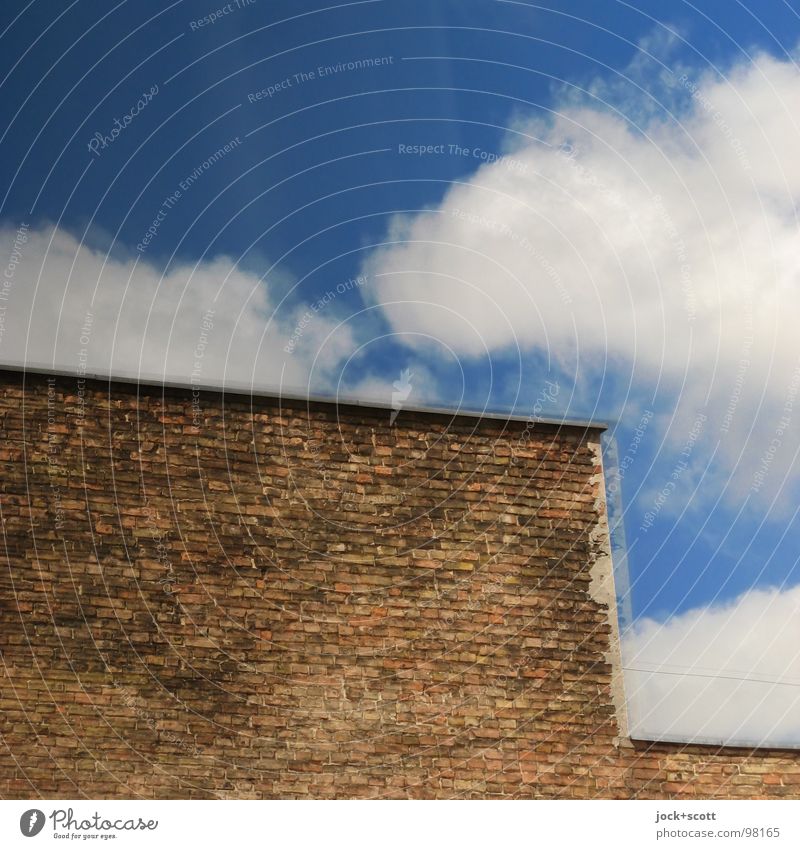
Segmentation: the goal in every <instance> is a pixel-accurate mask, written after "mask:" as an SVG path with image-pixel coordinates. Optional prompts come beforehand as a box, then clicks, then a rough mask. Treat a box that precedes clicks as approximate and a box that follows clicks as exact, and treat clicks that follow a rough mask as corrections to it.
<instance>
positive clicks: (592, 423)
mask: <svg viewBox="0 0 800 849" xmlns="http://www.w3.org/2000/svg"><path fill="white" fill-rule="evenodd" d="M0 372H11V373H15V374H22V375H26V374H31V375H36V376H42V377H71V378H74V379H76V380H94V381H97V382H101V383H108V384H111V383H125V384H132V385H135V386H144V387H150V388H154V389H176V390H192V391H198V392H210V393H214V394H217V395H239V396H245V397H249V398H254V397H255V398H272V399H274V400H276V401H292V402H301V403H306V404H330V405H337V406H342V407H360V408H362V409H367V410H385V411H392V410H393V409H394V408H393V407H392V405H391V404H387V403H385V402H382V401H379V400H372V399H360V398H353V397H350V396H345V395H339V396H333V397H331V396H326V395H316V394H311V393H309V394H301V393H296V392H284V391H282V390H281V389H280V388H279V387H260V386H257V385H255V384H247V383H242V382H240V381H229V382H227V383H224V384H222V383H219V384H213V383H201V382H198V381H192V380H187V381H179V380H170V379H165V378H163V377H159V376H158V375H154V374H132V373H125V372H114V373H113V374H112V373H110V372H94V371H78V370H74V369H66V368H58V367H54V366H46V365H43V364H40V363H32V364H25V363H4V362H0ZM399 412H400V413H429V414H434V415H440V416H451V417H453V418H469V419H489V420H491V421H507V422H530V423H531V424H542V425H552V426H555V427H569V428H579V429H581V430H599V431H604V430H608V428H609V423H608V422H606V421H602V420H581V419H567V418H562V419H559V418H541V417H538V416H521V415H517V414H511V413H503V412H496V411H489V410H470V409H463V408H460V407H456V408H453V407H428V406H418V405H407V404H403V407H402V409H401V410H400V411H399Z"/></svg>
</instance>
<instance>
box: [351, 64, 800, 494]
mask: <svg viewBox="0 0 800 849" xmlns="http://www.w3.org/2000/svg"><path fill="white" fill-rule="evenodd" d="M634 64H635V63H634ZM634 70H636V72H637V74H638V75H639V77H641V76H642V75H641V69H638V68H635V69H634ZM684 72H685V69H681V70H680V71H679V73H678V75H677V76H676V77H675V79H674V85H673V87H672V88H671V89H670V90H669V91H668V92H666V93H665V98H666V100H665V102H668V103H669V104H670V105H672V104H673V103H674V102H682V104H683V105H682V109H683V111H682V113H681V120H680V121H677V120H674V119H672V118H670V116H669V114H668V113H667V112H665V111H663V110H662V111H661V112H657V111H656V110H653V109H652V103H651V102H649V104H648V108H647V109H641V108H639V107H641V105H642V102H643V101H644V100H645V99H648V94H647V93H646V92H643V91H642V90H641V89H639V88H637V87H635V86H633V85H628V87H627V88H625V89H621V88H620V87H616V88H613V91H614V92H615V95H614V96H615V97H616V98H617V101H616V103H615V106H616V107H617V108H619V109H621V110H623V111H624V112H625V113H627V114H628V115H638V116H646V117H644V118H643V119H642V120H643V123H641V124H639V125H636V126H634V125H631V124H630V123H628V122H626V120H625V119H624V118H623V117H621V116H620V114H617V113H616V112H615V111H614V110H613V109H611V108H605V107H601V106H599V105H597V104H596V103H594V102H593V101H591V100H590V99H589V98H588V97H587V98H586V99H585V102H582V103H578V102H575V100H574V98H572V99H569V98H568V99H567V100H566V101H565V105H564V106H563V108H562V110H561V111H560V112H557V113H556V114H555V117H554V118H552V119H550V120H547V121H544V120H542V119H541V118H532V119H529V120H527V121H526V122H523V121H520V122H519V123H518V125H517V127H516V130H517V131H518V133H519V132H524V133H526V134H527V135H528V137H529V138H535V139H538V140H539V141H527V142H526V143H525V144H516V145H515V146H514V147H513V148H510V149H509V151H508V154H507V156H506V157H505V159H503V160H501V161H499V162H496V163H493V164H490V165H484V166H482V167H480V168H479V169H478V170H477V171H476V173H475V174H474V175H473V176H472V178H471V179H469V180H467V181H466V182H465V183H462V184H457V185H453V186H452V187H451V188H450V189H449V190H448V192H447V194H446V196H445V197H444V199H443V201H442V202H441V204H440V205H439V206H438V208H436V209H435V210H433V211H428V212H424V213H421V214H417V215H414V216H400V217H397V218H396V219H395V220H394V221H393V223H392V226H391V228H390V232H389V234H388V236H387V244H386V245H385V246H383V247H381V248H379V249H376V250H375V251H374V252H373V253H372V254H371V256H370V257H369V258H368V260H367V261H366V263H365V271H366V272H367V273H368V274H370V276H371V277H372V278H373V280H374V285H373V286H372V287H371V288H370V290H369V292H370V294H371V296H372V297H373V298H374V300H375V302H376V303H378V304H379V305H380V306H381V308H382V309H383V311H384V314H385V315H386V317H387V319H388V321H389V322H390V324H391V326H392V329H393V330H395V331H398V332H404V333H413V332H416V333H420V334H430V336H432V337H433V338H434V339H436V340H439V341H440V343H443V344H446V345H449V346H451V347H452V348H453V349H454V350H455V351H456V352H457V353H458V354H459V355H460V356H462V357H467V358H473V357H480V356H482V355H484V351H485V349H486V348H488V349H489V350H490V351H495V352H497V351H500V350H507V349H509V348H511V349H513V348H514V346H517V345H518V346H520V347H521V348H523V349H526V350H528V351H533V350H539V351H545V352H546V353H547V354H548V355H550V356H551V357H552V359H553V361H554V362H555V363H556V364H557V365H558V366H560V368H561V369H562V371H563V373H565V374H571V373H577V374H578V376H579V380H581V381H583V382H582V387H581V388H582V393H581V408H580V409H577V410H575V411H572V412H573V414H575V415H580V414H581V413H583V412H584V411H585V410H586V409H591V408H592V407H593V405H594V403H595V401H596V400H597V399H596V398H592V397H587V396H586V394H585V393H586V390H587V388H588V389H589V391H590V392H591V391H594V392H596V391H597V388H596V387H597V386H598V385H599V381H596V380H592V381H587V380H584V378H585V377H586V376H587V375H591V376H592V378H595V377H597V376H598V374H600V375H602V370H603V369H604V368H606V367H609V368H613V370H614V372H615V378H616V379H615V381H614V385H615V386H617V387H622V391H623V392H627V391H629V390H628V388H626V387H628V386H629V387H630V391H631V392H638V393H642V392H644V391H655V390H656V389H658V390H659V391H660V392H661V393H662V394H661V398H662V400H665V396H664V393H665V392H666V393H668V396H669V397H670V398H671V399H672V400H671V401H670V404H671V405H672V408H673V409H674V411H675V413H674V416H673V418H672V420H671V421H669V422H668V423H667V446H666V450H667V451H668V452H671V453H674V452H676V451H678V452H679V451H680V450H681V446H683V445H684V444H685V442H686V439H687V437H688V435H689V433H690V431H691V429H692V425H693V422H694V421H695V419H696V416H697V413H698V411H699V410H705V412H706V413H707V414H708V424H707V426H706V427H705V428H704V432H703V434H702V437H701V443H702V445H703V446H704V448H703V450H702V451H698V452H697V456H700V455H701V454H702V455H705V456H706V457H708V456H711V453H712V450H711V449H713V447H714V445H715V443H716V442H717V440H721V445H720V447H719V450H718V451H717V453H716V459H715V463H714V465H713V466H712V467H711V468H709V469H706V468H705V465H703V466H700V467H698V466H697V464H696V463H695V466H694V472H695V474H694V475H693V476H692V475H684V476H682V480H681V482H680V485H681V487H682V488H683V492H684V499H683V500H684V501H685V498H686V487H687V486H688V485H691V484H695V483H697V482H698V481H699V480H700V479H701V478H702V480H703V488H704V491H705V493H706V495H711V494H712V493H713V497H716V494H717V492H718V491H721V490H722V489H725V490H726V492H727V494H728V495H730V496H731V497H733V498H736V499H738V500H741V499H743V498H744V497H746V496H749V497H751V498H752V499H754V500H759V499H760V500H761V501H762V503H763V502H764V501H765V499H766V501H770V500H772V499H774V498H775V497H776V496H777V495H779V494H780V492H781V487H782V485H783V484H784V482H785V481H784V478H785V477H786V475H785V473H786V472H787V470H790V469H792V470H794V471H797V461H796V458H795V454H796V451H797V449H798V448H800V429H799V428H797V427H796V426H795V427H792V428H789V429H788V431H787V432H785V433H784V434H782V435H781V440H780V441H781V445H780V447H779V456H776V457H775V458H773V460H774V461H773V462H772V463H771V470H770V471H769V473H768V474H766V475H764V476H762V477H763V479H762V480H761V481H760V482H759V483H758V485H754V482H755V476H756V475H757V474H758V471H759V469H760V468H762V467H763V461H764V453H765V452H766V451H767V450H768V448H769V446H770V444H771V440H772V439H773V438H774V436H775V429H776V427H778V425H779V421H780V418H781V416H782V415H783V413H784V411H785V407H786V403H787V399H788V398H790V396H791V393H792V386H793V375H794V374H795V370H796V369H797V368H798V365H799V364H800V359H799V358H798V348H797V344H796V326H795V325H796V316H797V315H799V314H800V228H798V221H797V217H796V213H797V204H798V202H799V201H800V158H798V157H797V155H796V151H797V150H798V149H800V119H798V117H797V115H796V109H794V107H793V104H796V103H797V102H798V101H800V72H798V69H797V67H796V66H795V65H794V64H793V63H792V62H790V61H778V60H776V59H773V58H771V57H769V56H766V55H760V56H757V57H755V58H754V59H753V61H752V62H751V63H750V64H748V65H742V66H740V67H735V68H733V69H731V71H730V73H729V74H728V76H727V78H719V77H715V76H712V75H710V74H698V75H697V76H696V77H694V78H692V77H691V76H690V75H689V74H688V73H686V76H685V77H684V76H683V75H684ZM660 75H661V77H662V78H663V77H664V72H663V69H662V70H661V71H660ZM654 78H655V75H654ZM598 90H599V91H602V89H598ZM623 90H624V92H625V94H624V95H622V94H620V92H621V91H623ZM605 91H606V93H608V92H610V91H612V88H608V87H606V90H605ZM653 94H654V95H658V92H653ZM609 96H610V95H609ZM587 103H589V105H586V104H587ZM516 138H519V135H518V134H517V136H516ZM365 294H366V292H365ZM409 338H410V337H409ZM418 338H421V337H418ZM419 344H420V345H421V346H422V345H424V344H425V343H422V342H420V343H419ZM592 384H594V386H592ZM617 391H619V390H617ZM568 394H569V393H565V397H567V395H568ZM618 400H619V401H620V404H621V403H622V402H624V400H625V399H624V398H620V399H618ZM707 403H708V406H707V408H706V404H707ZM566 412H568V413H569V412H571V411H566ZM729 476H731V479H730V480H728V478H729ZM792 479H794V478H792ZM656 484H657V485H656ZM656 484H654V485H655V486H656V490H658V489H660V482H656ZM680 501H681V499H677V498H676V499H674V500H673V502H672V504H671V505H670V508H669V509H675V508H677V506H678V503H679V502H680ZM784 503H786V499H785V500H784ZM776 509H777V508H776Z"/></svg>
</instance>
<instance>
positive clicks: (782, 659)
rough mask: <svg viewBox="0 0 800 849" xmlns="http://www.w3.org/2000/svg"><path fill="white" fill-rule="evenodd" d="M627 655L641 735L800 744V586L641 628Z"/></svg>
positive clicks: (634, 725) (632, 635) (635, 725)
mask: <svg viewBox="0 0 800 849" xmlns="http://www.w3.org/2000/svg"><path fill="white" fill-rule="evenodd" d="M622 653H623V659H624V665H625V666H626V667H627V671H626V673H625V684H626V694H627V697H628V710H629V719H630V725H631V734H632V736H633V737H635V738H636V737H638V738H640V739H666V740H681V741H684V740H685V741H695V742H712V743H719V742H724V743H736V744H737V745H762V746H769V745H771V746H781V745H790V746H792V745H793V746H796V745H797V741H798V740H799V739H800V586H795V587H792V588H791V589H787V590H785V591H780V590H778V589H754V590H751V591H750V592H747V593H745V594H744V595H742V596H740V597H739V598H737V599H736V600H735V601H733V602H731V603H727V604H719V605H716V604H712V605H710V606H708V607H703V608H698V609H695V610H690V611H688V612H686V613H683V614H681V615H679V616H675V617H673V618H672V619H670V620H669V621H667V622H666V623H661V622H656V621H654V620H652V619H645V620H642V621H640V622H638V623H637V624H636V625H635V626H634V628H632V629H631V630H629V631H628V633H627V635H626V636H625V638H624V639H623V645H622ZM655 670H657V672H656V671H655Z"/></svg>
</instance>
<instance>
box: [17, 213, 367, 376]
mask: <svg viewBox="0 0 800 849" xmlns="http://www.w3.org/2000/svg"><path fill="white" fill-rule="evenodd" d="M0 243H2V244H3V245H4V246H5V247H6V250H7V256H8V257H9V265H8V267H7V269H6V275H5V277H4V279H5V281H6V283H7V285H5V286H4V289H3V292H4V299H3V300H2V302H0V307H4V308H5V309H4V310H3V311H2V318H3V323H2V327H0V329H1V330H2V334H1V335H0V360H2V361H3V362H6V363H8V362H19V363H21V362H25V363H27V364H29V365H46V366H52V367H58V368H60V369H68V370H78V369H79V368H82V369H85V370H86V371H87V372H89V373H92V372H98V373H113V374H117V375H132V376H141V377H142V378H143V379H148V378H153V377H155V378H159V379H167V380H171V381H175V382H183V383H188V382H190V381H194V382H196V383H201V384H212V385H220V384H222V383H226V384H233V383H244V384H246V385H247V386H250V385H252V386H254V387H257V388H265V389H273V388H275V387H278V386H279V385H281V386H282V387H283V388H284V389H289V390H301V391H308V389H311V390H313V391H323V389H325V388H326V387H327V386H328V385H329V384H330V383H331V382H335V379H336V376H337V368H338V365H339V364H340V363H341V362H342V360H343V359H344V358H346V357H347V356H348V355H349V354H350V352H351V351H352V350H353V348H354V346H355V343H354V339H353V334H352V331H351V329H350V326H349V325H346V324H344V325H340V324H339V323H338V321H337V320H336V317H335V314H334V312H333V311H332V310H330V311H327V312H326V311H324V310H321V309H320V310H317V311H314V310H309V308H308V305H304V304H296V303H293V304H292V307H291V309H286V308H284V309H283V310H282V311H281V312H279V311H278V310H277V308H276V302H277V301H278V298H277V297H275V293H274V292H273V288H275V287H273V286H272V285H271V282H270V279H266V280H264V279H261V278H260V277H259V276H258V275H256V274H253V273H249V272H247V271H244V270H242V269H241V268H240V267H238V266H237V263H236V262H235V261H234V260H233V259H232V258H230V257H225V256H220V257H216V258H212V259H208V260H202V261H200V262H197V263H195V264H185V263H184V264H177V265H174V266H172V267H170V268H169V269H168V270H167V271H166V272H165V273H162V271H161V270H160V269H158V268H157V267H156V266H155V265H153V264H151V263H149V262H148V261H146V260H145V259H143V258H142V257H141V256H138V255H136V256H133V257H128V256H124V257H121V256H118V255H116V254H108V253H106V252H103V251H101V250H97V249H93V248H91V247H89V246H88V245H87V244H85V243H83V242H81V241H79V240H78V239H77V238H75V236H73V235H72V234H70V233H68V232H65V231H64V230H61V229H58V228H54V227H41V228H36V229H30V228H22V229H20V230H18V231H13V230H10V229H8V228H5V229H4V230H2V231H0ZM281 288H282V289H284V288H285V285H283V286H281ZM279 294H281V293H279ZM290 303H291V302H290ZM306 316H308V317H307V318H306ZM287 348H288V350H287ZM309 381H311V384H310V385H309Z"/></svg>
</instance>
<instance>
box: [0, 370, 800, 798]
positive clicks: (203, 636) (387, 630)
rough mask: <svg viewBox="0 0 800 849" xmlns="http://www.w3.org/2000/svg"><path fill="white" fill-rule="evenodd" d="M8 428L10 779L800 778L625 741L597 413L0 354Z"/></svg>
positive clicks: (547, 789) (715, 783) (222, 782)
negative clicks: (271, 386) (380, 399)
mask: <svg viewBox="0 0 800 849" xmlns="http://www.w3.org/2000/svg"><path fill="white" fill-rule="evenodd" d="M0 432H1V435H2V441H1V442H0V466H1V469H2V471H1V472H0V511H1V512H2V526H3V548H2V550H0V554H1V555H2V558H3V560H2V570H1V577H0V616H1V617H2V618H1V619H0V651H1V652H2V666H1V667H0V674H2V688H1V689H0V733H1V734H2V739H1V740H0V795H2V796H3V797H15V798H19V797H24V798H27V797H35V796H44V797H82V796H86V797H89V798H92V797H100V798H102V797H123V798H128V797H137V796H143V797H156V798H175V797H185V798H190V797H191V798H193V797H212V798H216V797H232V798H239V797H243V798H245V797H298V796H299V797H333V796H337V797H376V798H382V797H393V798H394V797H423V798H430V797H508V798H526V797H578V798H593V797H637V796H638V797H646V798H654V797H673V798H684V797H685V798H691V797H698V796H699V797H708V796H721V797H733V796H748V797H756V796H758V797H772V796H776V797H777V796H793V797H797V796H798V795H799V794H798V791H800V758H798V755H797V753H793V752H774V751H773V752H749V751H744V750H733V749H720V750H714V749H710V748H708V747H684V746H678V745H664V744H661V745H654V746H646V745H643V744H636V745H634V744H631V742H630V741H629V740H627V739H626V737H625V726H624V710H623V708H622V698H621V691H620V686H619V668H618V660H617V658H616V625H615V618H614V617H613V615H612V616H610V615H609V602H610V601H611V600H612V599H613V592H612V586H611V583H610V559H609V556H608V538H607V527H606V524H605V508H604V496H603V488H602V473H601V467H600V455H599V436H600V434H599V432H598V431H596V430H584V429H581V428H577V427H564V428H560V429H559V428H556V427H553V426H545V425H541V426H539V425H537V426H536V427H535V428H533V429H531V428H530V427H528V428H526V425H525V423H519V422H506V423H503V422H498V421H495V420H490V419H480V420H478V419H474V418H466V417H462V418H457V419H450V418H448V417H446V416H442V415H436V414H429V413H414V412H403V413H401V414H400V416H399V417H398V419H397V422H396V423H395V425H394V426H390V424H389V414H388V412H386V411H383V410H377V409H367V408H359V407H338V408H337V407H336V406H335V405H330V404H316V403H315V404H312V405H310V406H309V405H306V404H302V403H298V402H291V403H287V402H285V401H284V402H278V401H277V400H275V399H269V398H254V399H250V398H247V397H234V396H227V397H226V398H225V399H224V402H223V399H222V397H221V396H219V395H215V394H206V393H204V394H202V395H197V394H196V393H195V394H194V395H193V393H192V392H191V391H190V390H167V391H164V390H162V389H155V388H152V387H150V388H144V387H139V388H137V387H135V386H130V385H125V384H119V383H116V384H113V385H112V386H110V387H109V385H108V384H107V383H100V382H93V381H85V382H84V381H81V382H79V381H77V380H76V379H75V378H74V377H73V378H69V377H59V378H47V377H45V376H41V375H39V376H37V375H30V374H29V375H27V376H26V378H25V381H24V383H23V379H22V377H21V376H20V375H17V374H13V373H10V372H0ZM612 606H613V602H612Z"/></svg>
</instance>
